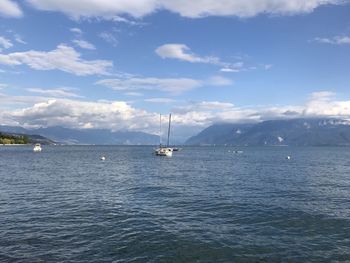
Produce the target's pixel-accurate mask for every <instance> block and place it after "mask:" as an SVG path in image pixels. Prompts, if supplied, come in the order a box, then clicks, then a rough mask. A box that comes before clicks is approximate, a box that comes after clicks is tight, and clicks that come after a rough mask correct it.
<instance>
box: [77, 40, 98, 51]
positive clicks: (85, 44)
mask: <svg viewBox="0 0 350 263" xmlns="http://www.w3.org/2000/svg"><path fill="white" fill-rule="evenodd" d="M73 43H74V44H76V45H77V46H78V47H81V48H84V49H90V50H94V49H96V47H95V46H94V45H93V44H91V43H90V42H87V41H85V40H82V39H74V40H73Z"/></svg>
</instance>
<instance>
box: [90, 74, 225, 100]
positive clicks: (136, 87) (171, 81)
mask: <svg viewBox="0 0 350 263" xmlns="http://www.w3.org/2000/svg"><path fill="white" fill-rule="evenodd" d="M96 84H98V85H102V86H105V87H108V88H112V89H114V90H118V91H140V90H156V91H161V92H166V93H171V94H173V95H177V94H180V93H183V92H186V91H189V90H193V89H196V88H199V87H202V86H205V85H211V86H224V85H230V84H232V81H231V80H229V79H226V78H223V77H220V76H214V77H211V78H209V79H207V80H197V79H191V78H154V77H148V78H141V77H134V76H130V77H126V78H114V79H103V80H99V81H97V82H96Z"/></svg>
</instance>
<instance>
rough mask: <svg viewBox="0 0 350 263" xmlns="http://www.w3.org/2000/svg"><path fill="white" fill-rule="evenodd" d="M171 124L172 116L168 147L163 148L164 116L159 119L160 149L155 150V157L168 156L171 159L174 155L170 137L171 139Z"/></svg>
mask: <svg viewBox="0 0 350 263" xmlns="http://www.w3.org/2000/svg"><path fill="white" fill-rule="evenodd" d="M170 123H171V114H170V115H169V126H168V139H167V146H166V147H164V146H162V115H160V117H159V148H158V149H156V150H155V152H154V153H155V155H157V156H167V157H171V156H172V155H173V149H172V148H170V147H169V137H170Z"/></svg>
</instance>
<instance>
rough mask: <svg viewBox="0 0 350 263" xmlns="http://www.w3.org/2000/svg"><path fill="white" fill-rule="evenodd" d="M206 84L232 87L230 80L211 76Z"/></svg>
mask: <svg viewBox="0 0 350 263" xmlns="http://www.w3.org/2000/svg"><path fill="white" fill-rule="evenodd" d="M206 84H208V85H211V86H229V85H232V84H233V82H232V80H230V79H227V78H224V77H221V76H213V77H210V78H209V79H208V80H207V81H206Z"/></svg>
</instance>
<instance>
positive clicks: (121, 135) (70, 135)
mask: <svg viewBox="0 0 350 263" xmlns="http://www.w3.org/2000/svg"><path fill="white" fill-rule="evenodd" d="M0 131H3V132H18V133H26V134H39V135H41V136H44V137H47V138H49V139H51V140H53V141H56V142H58V143H63V144H114V145H154V144H157V143H158V142H159V138H158V136H156V135H152V134H148V133H143V132H130V131H116V132H111V131H109V130H105V129H81V130H78V129H69V128H63V127H59V126H56V127H48V128H40V129H33V130H27V129H24V128H22V127H12V126H0Z"/></svg>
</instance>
